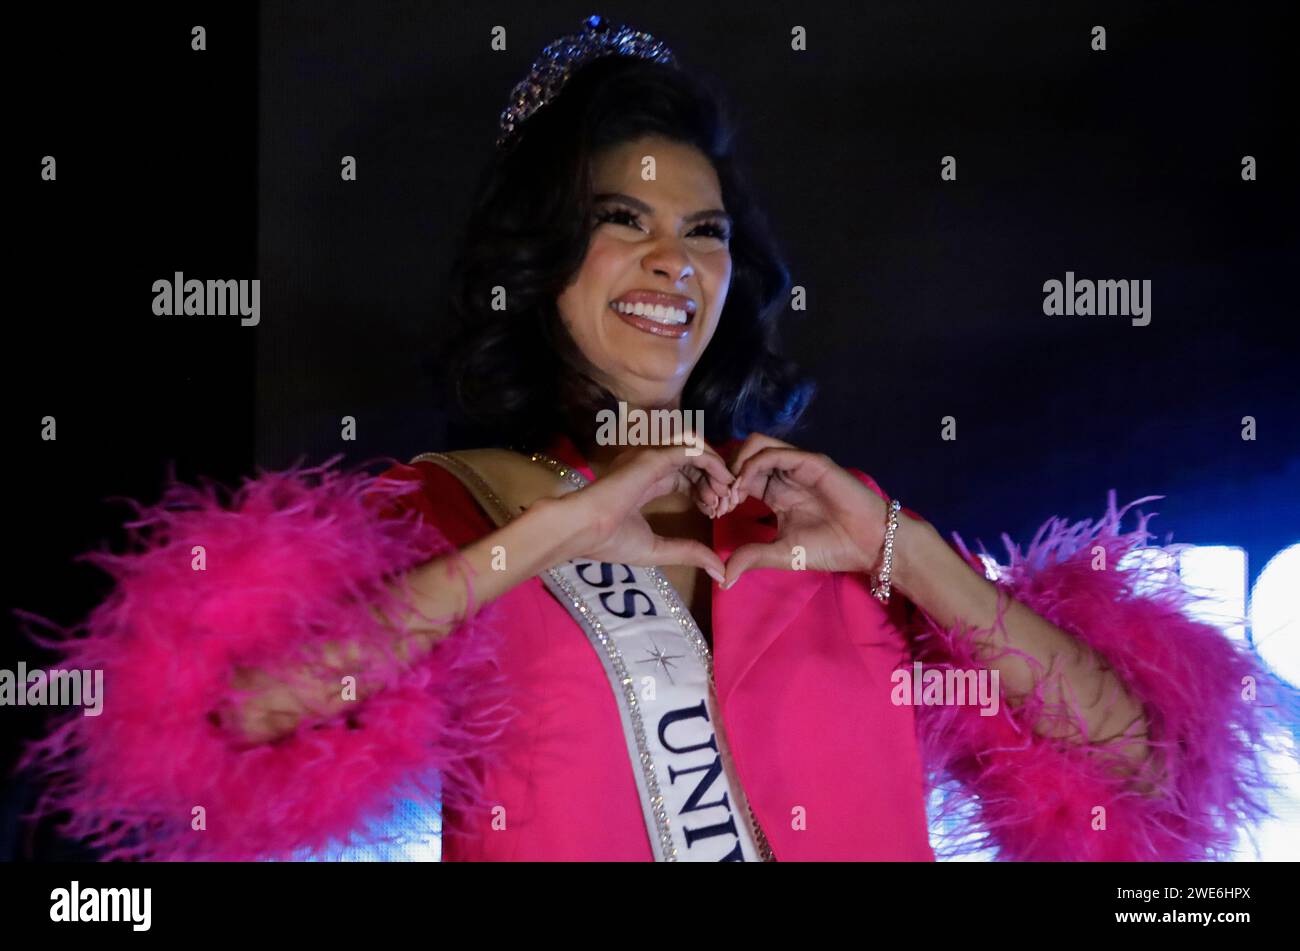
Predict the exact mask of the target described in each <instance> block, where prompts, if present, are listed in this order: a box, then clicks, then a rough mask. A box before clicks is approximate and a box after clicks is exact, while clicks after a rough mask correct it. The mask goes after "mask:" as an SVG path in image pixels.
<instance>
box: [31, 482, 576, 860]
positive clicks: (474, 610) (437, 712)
mask: <svg viewBox="0 0 1300 951" xmlns="http://www.w3.org/2000/svg"><path fill="white" fill-rule="evenodd" d="M430 468H432V467H430ZM391 472H393V473H396V474H397V475H398V477H396V478H392V479H379V480H376V479H372V478H369V477H364V476H362V475H350V474H344V473H341V472H339V471H336V470H333V469H331V468H330V467H329V465H328V464H327V465H326V466H324V467H320V468H316V469H307V470H290V471H287V472H282V473H263V474H260V475H259V476H257V477H256V478H254V479H250V480H247V481H246V482H245V484H244V485H243V486H242V487H241V488H240V489H239V490H238V491H237V492H235V493H234V495H233V498H231V499H230V501H229V502H222V501H221V500H219V499H218V497H217V494H216V492H215V491H214V490H213V489H212V488H211V487H207V488H206V489H204V490H199V489H195V488H191V487H188V486H184V485H174V486H171V487H169V488H168V490H167V492H166V494H165V495H164V497H163V499H162V501H160V502H159V503H158V504H157V505H155V506H152V507H148V508H146V507H141V506H136V508H137V510H138V511H137V517H136V518H135V519H134V521H133V522H132V523H130V526H129V527H130V529H131V544H130V547H131V550H130V551H128V552H127V553H125V554H122V555H108V554H102V553H101V554H95V555H91V556H87V557H88V558H89V559H90V560H92V561H95V562H96V563H98V564H99V565H101V566H102V567H104V568H105V569H106V570H107V571H108V572H110V573H111V574H112V575H113V577H114V579H115V586H114V588H113V590H112V593H111V595H110V597H109V598H108V599H107V600H106V601H105V602H103V603H102V604H101V605H99V606H98V607H97V608H96V609H95V611H94V612H92V614H91V616H90V617H89V618H88V619H87V621H86V622H85V624H84V625H83V627H84V631H80V632H73V634H72V636H66V637H64V638H63V639H62V640H61V641H60V642H59V643H56V644H53V645H51V646H54V647H56V648H57V649H59V650H60V652H61V654H62V658H61V661H60V663H59V666H60V667H65V668H73V669H98V670H103V671H104V685H105V697H104V702H103V707H102V711H101V713H100V715H99V716H95V717H86V716H81V715H80V713H79V712H77V713H73V714H72V715H71V716H68V717H67V718H66V719H64V720H63V721H62V722H61V723H59V724H58V725H57V727H56V728H55V729H54V730H52V732H51V733H50V734H49V735H48V736H46V737H45V738H44V739H43V740H41V741H40V742H39V743H37V744H35V745H34V746H33V747H32V748H30V749H29V750H28V751H27V755H26V756H25V762H26V763H27V764H29V765H34V766H36V767H37V768H39V769H40V770H42V771H43V772H45V773H47V775H48V779H49V783H48V786H47V793H46V795H45V797H44V798H43V800H42V802H41V803H40V806H39V809H38V811H39V812H42V813H52V812H56V811H62V810H66V811H68V812H69V813H70V815H71V820H70V821H69V822H68V824H67V825H66V827H65V831H66V833H67V834H69V835H71V836H72V837H75V838H78V839H86V840H88V841H89V843H90V844H91V845H92V846H94V847H97V848H100V849H102V850H103V852H104V858H106V859H113V858H148V859H189V860H194V859H209V860H212V859H216V860H247V859H257V858H287V857H291V856H292V855H294V854H295V853H297V852H298V851H299V850H302V849H307V850H317V849H320V848H324V847H327V846H328V845H329V844H330V843H336V842H343V841H346V840H347V839H348V838H349V837H352V836H354V835H361V836H363V837H364V835H365V834H366V833H368V832H369V830H370V828H371V827H372V824H373V823H377V822H379V821H381V820H382V818H383V816H384V815H385V814H386V813H387V811H388V810H389V809H390V808H391V805H392V803H393V801H394V799H395V798H397V797H398V796H402V797H414V798H424V799H432V798H434V797H435V795H440V796H441V798H442V800H443V801H444V803H447V804H455V805H456V806H458V807H462V808H467V809H468V808H472V807H474V806H476V805H481V802H480V800H481V797H482V791H481V789H480V788H479V785H478V782H479V781H478V776H479V775H480V774H481V770H480V768H479V767H480V766H481V764H482V763H483V762H484V761H485V760H487V759H490V758H491V756H492V755H493V752H494V750H495V749H496V744H497V741H498V740H499V739H500V738H501V735H502V733H503V731H504V730H505V729H506V728H507V726H508V723H509V721H510V719H511V716H512V712H511V710H510V708H509V704H508V689H507V688H508V684H506V683H505V681H504V678H503V676H502V674H501V670H500V663H499V661H498V658H497V646H496V644H497V641H496V636H495V632H494V630H493V626H492V623H491V620H492V611H491V607H490V605H489V606H488V607H487V608H486V609H483V605H484V602H485V601H488V600H490V599H491V598H492V597H494V596H498V595H499V594H500V593H502V592H504V591H506V590H509V588H510V587H512V586H513V585H514V584H517V583H518V581H519V580H520V578H521V577H522V576H523V573H525V572H527V571H528V570H530V569H531V567H532V565H533V563H534V562H536V561H537V560H538V559H542V560H545V557H546V555H545V551H546V550H547V549H546V544H549V542H547V539H551V540H552V541H554V540H555V539H558V538H559V537H560V534H559V528H558V527H557V526H555V525H554V524H551V522H552V521H553V519H550V518H549V517H548V516H547V515H546V511H547V509H548V508H549V506H547V505H542V506H540V507H538V510H537V512H536V514H535V516H534V517H532V518H528V519H524V518H521V519H519V520H518V524H517V525H516V526H514V527H513V528H508V529H506V530H505V531H506V532H508V533H509V537H508V539H507V543H508V544H511V546H512V548H511V551H512V553H513V556H512V558H511V561H512V562H514V564H513V566H512V569H513V570H512V571H510V572H505V573H498V572H491V571H489V572H486V573H484V572H482V567H483V564H484V561H485V555H484V552H485V551H486V550H487V548H488V547H490V546H484V545H477V546H476V545H475V544H473V543H472V539H471V535H472V534H473V533H476V532H479V529H480V528H482V527H483V526H482V525H480V523H478V522H475V521H474V520H473V518H471V517H470V516H469V515H467V512H468V513H473V514H475V515H476V514H477V510H476V509H475V508H474V506H473V503H472V501H470V500H469V497H468V495H467V494H465V493H464V492H463V490H461V489H460V487H459V484H458V483H456V484H454V485H453V484H451V483H449V482H447V481H438V479H439V477H438V476H437V475H436V474H435V473H432V472H430V471H423V472H422V471H421V470H417V469H414V468H412V467H395V468H394V470H391ZM448 478H449V479H450V477H448ZM451 482H454V480H451ZM456 492H460V493H461V494H460V495H459V496H457V495H456V494H455V493H456ZM483 521H485V520H483ZM444 529H446V532H444ZM480 534H481V533H480ZM454 542H459V543H462V544H468V545H469V547H468V549H467V551H466V553H465V558H464V560H463V561H462V560H461V558H460V556H458V555H457V552H456V544H455V543H454ZM515 545H521V546H524V547H522V548H516V547H513V546H515ZM538 546H541V547H540V548H539V547H538ZM524 552H531V554H526V555H525V554H523V553H524ZM521 555H522V557H521ZM431 560H432V563H431V564H428V565H427V566H426V567H425V568H424V569H423V570H421V569H420V568H419V566H421V565H425V564H426V563H428V562H430V561H431ZM412 569H415V572H414V574H411V575H410V576H409V581H410V584H409V586H408V585H403V584H401V583H393V582H394V580H395V579H401V578H403V577H404V576H406V573H408V572H410V571H411V570H412ZM453 570H468V571H469V572H470V573H471V575H470V577H471V578H472V580H473V581H474V584H475V586H476V587H475V591H476V592H477V595H478V597H477V599H475V598H474V597H473V596H472V593H471V592H468V591H467V590H466V585H465V584H464V583H462V582H460V581H458V580H456V579H454V578H453ZM467 606H468V607H467ZM417 617H418V618H419V620H417V621H413V620H412V619H413V618H417ZM430 619H432V621H431V620H430ZM37 620H40V619H37ZM322 663H323V664H324V665H325V671H324V672H322V670H321V665H322ZM331 664H332V665H333V667H332V669H331ZM288 671H297V672H299V673H300V674H301V676H294V677H289V676H288V675H287V673H286V672H288ZM345 671H346V673H347V674H351V675H354V676H355V678H356V691H357V692H356V698H355V699H349V700H346V701H344V700H343V699H342V697H343V689H344V686H345V685H344V684H342V683H341V682H340V681H341V678H342V677H343V676H344V675H345V673H344V672H345ZM272 672H274V676H273V675H272ZM307 672H314V673H315V674H316V676H317V677H319V676H321V675H325V674H327V675H328V676H327V680H325V681H323V682H322V681H321V680H319V679H315V678H314V677H313V676H312V674H310V673H307ZM284 679H287V680H288V681H290V684H289V686H288V688H287V690H288V692H287V693H286V694H282V695H281V696H280V697H279V700H281V701H283V702H284V703H286V704H287V707H288V709H287V711H286V713H287V716H286V718H285V719H283V720H282V722H279V723H274V724H272V723H269V722H267V721H266V720H265V719H263V720H261V721H259V718H258V713H257V711H256V706H257V704H258V703H259V702H264V701H259V700H258V699H257V697H256V693H254V695H253V699H252V700H251V701H250V700H249V697H248V695H247V694H246V693H245V692H244V691H243V690H241V687H246V686H249V685H250V684H255V683H256V682H258V681H259V680H264V681H265V682H267V683H271V684H282V681H283V680H284ZM330 681H332V686H331V683H330ZM276 689H280V688H276ZM325 694H329V695H330V696H329V701H328V702H327V701H326V697H325V696H324V695H325ZM245 702H251V703H252V704H253V708H254V709H253V712H252V713H251V714H250V716H251V720H248V721H244V722H247V724H248V725H249V726H250V727H252V728H253V731H254V733H256V732H257V730H258V729H261V730H262V731H263V733H262V734H261V735H262V736H266V735H269V734H274V735H275V742H257V743H250V742H249V740H250V739H254V738H256V737H250V736H243V737H241V736H239V735H237V727H238V723H236V724H226V725H223V723H222V722H221V718H220V716H219V715H214V714H217V712H218V711H221V710H223V709H224V710H228V711H230V710H238V709H239V708H240V705H241V704H242V703H245ZM315 704H320V706H319V707H317V708H316V709H314V710H313V709H312V708H313V706H314V705H315ZM295 708H296V709H295ZM271 727H273V728H271ZM268 728H271V729H268ZM439 781H440V782H441V786H440V788H435V783H437V782H439Z"/></svg>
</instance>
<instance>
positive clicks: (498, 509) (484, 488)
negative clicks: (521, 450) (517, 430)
mask: <svg viewBox="0 0 1300 951" xmlns="http://www.w3.org/2000/svg"><path fill="white" fill-rule="evenodd" d="M530 459H531V461H533V462H536V463H540V464H542V465H545V466H547V467H548V468H550V469H552V470H553V471H554V472H555V473H556V474H557V475H559V476H560V477H561V478H563V479H566V480H567V481H569V482H570V483H571V484H573V485H574V486H575V487H577V488H582V487H584V486H586V485H587V479H586V478H585V477H584V476H583V475H582V473H580V472H578V471H576V470H574V469H573V468H571V467H568V466H565V465H563V464H562V463H560V462H558V461H557V460H555V459H552V458H550V457H549V456H546V455H544V454H542V453H533V454H532V455H531V456H530ZM411 461H412V463H415V462H421V461H425V462H433V463H437V464H439V465H441V466H443V467H444V468H447V469H449V470H450V471H451V472H452V473H453V474H454V475H456V476H457V477H458V478H459V479H460V480H461V481H462V482H464V483H466V485H467V487H469V488H471V489H472V490H473V491H474V494H475V495H476V496H477V497H478V498H480V500H481V501H483V502H484V506H485V508H489V509H490V510H491V513H492V515H493V518H494V520H495V521H496V522H497V524H498V525H504V524H505V523H506V522H508V521H510V520H512V519H513V518H514V517H515V513H512V512H510V511H509V510H508V508H507V506H506V505H505V503H504V502H503V501H502V500H501V499H500V498H499V497H498V496H497V495H496V493H495V492H493V491H492V488H491V486H489V485H488V484H487V482H486V481H485V480H484V479H483V478H482V477H481V476H480V475H479V474H478V472H477V471H476V470H474V469H473V468H472V467H471V466H469V465H468V464H466V463H465V462H463V461H462V460H460V459H458V458H456V457H455V456H452V455H448V454H444V453H422V454H421V455H419V456H416V457H415V458H414V459H412V460H411ZM572 564H573V563H572V562H570V563H567V564H566V565H565V566H556V567H552V568H549V569H547V571H545V572H543V574H542V575H539V577H540V578H541V579H542V581H543V582H544V583H545V584H546V586H547V588H548V589H549V590H551V592H552V594H553V595H554V596H555V597H556V598H557V599H558V600H559V601H560V603H561V604H563V605H564V606H565V608H566V609H567V610H568V611H569V613H570V615H571V616H572V617H573V618H574V620H575V621H577V622H578V624H579V626H580V627H581V628H582V629H583V630H584V633H585V634H586V635H587V638H588V640H589V641H590V642H591V644H592V647H593V648H594V649H595V650H596V651H597V654H598V656H600V659H601V663H602V666H603V667H604V668H605V670H606V674H607V675H608V676H609V677H610V680H611V686H612V687H613V689H614V692H615V696H616V697H617V698H618V700H619V704H618V707H619V713H620V716H621V719H622V720H623V726H624V735H625V737H627V738H628V739H629V744H628V746H629V753H630V754H631V755H632V760H633V768H634V771H636V772H637V774H638V775H637V780H638V782H637V786H638V788H639V789H640V791H641V792H642V795H643V796H645V802H644V803H643V813H644V814H645V817H646V824H647V832H648V833H649V835H650V839H651V842H652V843H655V844H656V845H657V848H656V853H657V855H656V858H657V860H658V861H666V862H675V861H677V860H678V859H679V857H680V855H679V852H680V850H679V849H678V847H677V844H676V837H675V835H674V830H673V826H672V822H671V820H670V818H669V816H668V813H667V809H666V807H665V797H664V795H663V792H662V790H661V788H660V785H659V774H658V770H657V769H656V761H655V756H654V751H653V749H652V744H651V743H650V742H649V741H648V738H647V736H646V729H645V721H644V717H643V716H642V712H641V711H642V706H641V704H640V702H639V701H638V698H637V692H636V684H635V681H634V678H633V676H632V674H631V673H630V671H629V670H628V667H627V662H626V660H625V658H624V656H623V653H622V651H621V650H620V649H619V646H618V644H617V643H615V640H614V638H613V637H612V636H611V635H610V632H609V631H608V630H607V626H606V624H604V623H602V620H601V613H602V612H601V611H600V610H599V609H593V607H592V605H590V604H588V603H587V601H586V600H585V599H584V598H583V597H582V594H581V593H580V592H579V591H578V589H577V588H576V587H575V585H574V583H573V580H572V579H571V578H570V577H568V576H567V574H568V573H569V572H570V571H571V570H572V569H571V568H570V566H571V565H572ZM562 569H564V570H562ZM637 570H639V571H641V572H643V573H644V574H645V576H646V577H648V578H650V580H651V582H652V583H653V585H654V588H655V592H656V593H657V594H658V596H659V599H660V600H661V602H662V606H665V607H667V609H668V611H669V613H670V614H671V615H672V616H673V617H674V618H676V620H677V623H678V625H679V626H680V628H681V632H682V635H683V637H684V639H685V641H686V642H687V643H688V644H689V645H690V647H691V649H692V652H693V653H694V654H695V657H696V660H697V662H698V663H699V664H700V666H701V667H702V668H703V670H704V671H705V672H706V674H707V678H708V690H707V694H708V696H707V697H706V701H707V703H708V709H709V710H710V712H711V714H712V718H711V721H710V722H711V723H712V724H713V728H714V735H715V736H716V738H717V742H718V748H719V756H720V758H721V761H722V766H723V769H724V771H725V777H726V781H727V783H726V784H727V786H728V787H729V788H730V789H731V790H732V791H733V792H734V793H735V795H736V798H738V799H740V800H741V801H742V802H743V803H744V813H743V814H742V815H743V817H744V818H743V819H742V820H741V822H742V823H743V822H744V820H745V819H747V820H748V828H747V829H746V830H744V831H745V833H747V835H746V836H745V837H744V838H745V839H747V844H748V846H749V848H750V849H751V850H752V852H750V854H751V855H752V854H754V853H756V854H757V856H758V858H759V859H761V860H763V861H775V856H773V854H772V850H771V847H770V845H769V844H768V841H767V837H766V836H765V835H764V833H763V831H762V829H761V827H760V826H759V824H758V821H757V819H756V817H755V816H754V813H753V809H752V808H751V807H750V805H749V803H748V800H747V799H746V798H745V796H744V792H743V789H742V788H741V786H740V783H739V781H738V777H737V776H736V774H735V767H734V764H733V763H732V762H731V759H730V754H729V752H728V750H727V742H726V738H725V734H724V730H723V724H722V720H721V716H720V715H719V714H718V708H717V688H716V684H715V682H714V678H713V657H712V653H711V651H710V650H709V645H708V642H707V641H706V640H705V639H704V636H703V633H702V632H701V631H700V629H699V626H698V625H697V624H696V623H695V619H694V618H693V617H692V616H691V614H690V611H689V609H688V608H687V607H686V605H685V603H684V602H683V601H682V599H681V597H680V596H679V595H678V593H677V591H676V589H674V587H673V586H672V584H671V583H670V582H669V581H668V579H667V578H666V577H664V575H663V574H662V573H661V572H660V571H659V570H658V569H657V568H654V567H638V569H637ZM575 577H578V578H579V581H581V580H582V579H581V577H580V576H577V575H575ZM643 593H644V592H643ZM646 597H649V595H648V594H646ZM607 617H609V618H610V620H613V621H616V622H617V621H618V620H619V619H618V618H616V617H613V616H609V615H607Z"/></svg>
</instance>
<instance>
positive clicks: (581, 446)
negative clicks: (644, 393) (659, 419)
mask: <svg viewBox="0 0 1300 951" xmlns="http://www.w3.org/2000/svg"><path fill="white" fill-rule="evenodd" d="M624 402H625V403H626V405H627V412H628V414H629V415H630V414H632V413H634V412H637V411H640V412H645V413H649V412H651V411H652V410H680V409H681V394H676V395H674V396H673V397H672V399H671V400H668V401H667V402H664V403H655V404H642V403H638V402H634V401H632V400H624ZM580 435H581V437H582V438H581V439H578V438H576V437H575V438H574V445H575V446H577V448H578V451H579V452H581V453H582V455H583V457H584V458H585V459H586V460H587V464H588V465H589V466H591V472H592V475H594V476H595V477H596V478H597V479H599V478H600V477H601V476H602V475H604V474H605V473H606V472H607V471H608V470H609V467H610V466H611V465H613V464H614V461H615V460H616V459H618V457H619V456H621V455H622V454H623V453H624V452H627V451H628V450H629V449H633V448H637V447H634V446H622V445H617V444H610V445H600V444H599V443H597V442H596V438H595V432H594V431H589V432H583V433H581V434H580Z"/></svg>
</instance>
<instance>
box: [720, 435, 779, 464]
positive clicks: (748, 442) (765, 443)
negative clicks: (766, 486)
mask: <svg viewBox="0 0 1300 951" xmlns="http://www.w3.org/2000/svg"><path fill="white" fill-rule="evenodd" d="M769 448H777V449H793V448H795V447H794V446H792V445H790V444H789V443H788V442H782V441H781V440H779V439H777V438H776V437H775V436H768V435H766V434H764V433H750V434H749V436H747V437H746V438H745V441H744V442H743V443H741V444H740V448H739V449H738V450H736V455H735V456H734V457H733V458H732V460H731V465H730V466H728V467H727V468H728V469H730V470H731V471H732V472H739V471H740V467H741V466H743V465H744V464H745V461H746V460H747V459H749V457H750V456H752V455H754V454H755V453H758V452H761V451H762V450H764V449H769Z"/></svg>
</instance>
